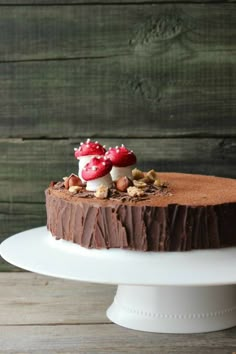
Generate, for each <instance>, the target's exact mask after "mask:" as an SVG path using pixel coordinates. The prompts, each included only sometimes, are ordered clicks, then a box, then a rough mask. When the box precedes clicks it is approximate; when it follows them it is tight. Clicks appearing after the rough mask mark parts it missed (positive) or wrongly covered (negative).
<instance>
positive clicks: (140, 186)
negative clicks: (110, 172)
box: [133, 180, 147, 188]
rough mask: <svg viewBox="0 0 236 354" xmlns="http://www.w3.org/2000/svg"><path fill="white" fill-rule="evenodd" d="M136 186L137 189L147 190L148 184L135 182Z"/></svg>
mask: <svg viewBox="0 0 236 354" xmlns="http://www.w3.org/2000/svg"><path fill="white" fill-rule="evenodd" d="M133 183H134V186H135V187H137V188H145V187H147V183H145V182H143V181H141V180H138V181H137V180H134V182H133Z"/></svg>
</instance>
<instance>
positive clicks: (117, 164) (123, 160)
mask: <svg viewBox="0 0 236 354" xmlns="http://www.w3.org/2000/svg"><path fill="white" fill-rule="evenodd" d="M105 156H106V157H108V158H109V159H110V160H111V162H112V164H113V167H112V170H111V177H112V180H113V181H116V180H117V179H119V178H120V177H123V176H126V177H128V178H129V179H131V180H133V175H132V169H133V167H134V164H135V163H136V156H135V154H134V153H133V151H132V150H128V149H127V148H126V147H125V146H124V145H123V144H122V145H121V146H120V147H119V146H116V147H115V148H110V149H109V150H108V151H107V152H106V153H105Z"/></svg>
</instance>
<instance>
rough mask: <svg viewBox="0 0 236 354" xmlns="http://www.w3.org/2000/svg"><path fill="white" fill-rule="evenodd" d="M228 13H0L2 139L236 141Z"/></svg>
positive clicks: (165, 9)
mask: <svg viewBox="0 0 236 354" xmlns="http://www.w3.org/2000/svg"><path fill="white" fill-rule="evenodd" d="M235 13H236V12H235V7H234V5H233V4H228V5H227V6H225V4H211V5H206V4H205V5H204V4H190V5H188V6H186V5H173V4H172V5H170V4H168V5H165V4H156V5H148V6H146V5H136V6H133V5H128V4H126V5H112V6H109V5H106V6H102V5H100V6H99V5H96V6H95V5H94V6H66V7H64V6H51V7H50V6H47V7H44V6H37V7H34V6H32V7H31V6H19V7H14V6H12V7H7V6H6V7H2V8H1V12H0V23H1V27H2V30H1V32H0V43H1V45H0V61H1V64H0V80H1V87H0V100H1V110H0V122H1V123H0V125H1V129H0V136H1V137H22V136H23V137H35V138H37V137H78V136H79V135H80V134H81V132H83V134H84V135H86V136H87V135H92V136H93V135H94V136H95V135H100V136H101V135H103V136H104V137H107V136H111V137H118V136H121V135H123V136H126V137H147V136H148V137H166V136H167V137H168V136H209V135H211V136H225V135H226V136H235V134H236V125H235V124H234V125H233V126H232V121H233V120H234V119H235V104H234V96H235V92H236V84H235V83H236V80H235V79H236V70H235V68H236V67H235V60H234V59H235V53H236V44H235V40H234V38H235V35H236V21H235Z"/></svg>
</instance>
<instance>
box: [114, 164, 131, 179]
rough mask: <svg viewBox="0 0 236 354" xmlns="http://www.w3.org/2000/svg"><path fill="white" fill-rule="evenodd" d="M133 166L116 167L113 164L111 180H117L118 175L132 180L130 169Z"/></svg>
mask: <svg viewBox="0 0 236 354" xmlns="http://www.w3.org/2000/svg"><path fill="white" fill-rule="evenodd" d="M133 168H134V166H133V165H132V166H126V167H116V166H113V167H112V170H111V178H112V181H116V180H118V179H119V178H120V177H123V176H126V177H128V178H129V179H131V180H133V175H132V169H133Z"/></svg>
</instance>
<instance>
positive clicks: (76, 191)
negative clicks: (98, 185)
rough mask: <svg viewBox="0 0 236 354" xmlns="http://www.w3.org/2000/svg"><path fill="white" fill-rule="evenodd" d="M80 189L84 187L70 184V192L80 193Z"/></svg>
mask: <svg viewBox="0 0 236 354" xmlns="http://www.w3.org/2000/svg"><path fill="white" fill-rule="evenodd" d="M80 189H82V187H80V186H70V187H69V192H70V193H78V191H79V190H80Z"/></svg>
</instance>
